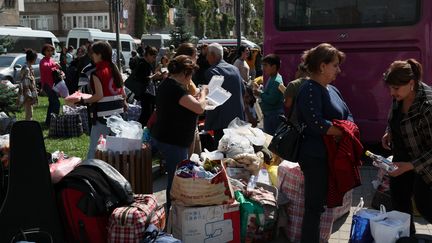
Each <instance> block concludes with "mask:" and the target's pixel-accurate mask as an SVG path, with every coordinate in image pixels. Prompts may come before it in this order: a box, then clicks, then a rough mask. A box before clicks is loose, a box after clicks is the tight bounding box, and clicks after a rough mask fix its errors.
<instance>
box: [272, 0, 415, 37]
mask: <svg viewBox="0 0 432 243" xmlns="http://www.w3.org/2000/svg"><path fill="white" fill-rule="evenodd" d="M420 16H421V14H420V2H419V0H393V1H387V0H363V1H357V0H346V1H334V0H300V1H299V0H276V14H275V17H276V19H275V20H276V21H275V23H276V26H277V28H278V29H279V30H307V29H334V28H360V27H384V26H403V25H412V24H415V23H416V22H418V20H419V17H420Z"/></svg>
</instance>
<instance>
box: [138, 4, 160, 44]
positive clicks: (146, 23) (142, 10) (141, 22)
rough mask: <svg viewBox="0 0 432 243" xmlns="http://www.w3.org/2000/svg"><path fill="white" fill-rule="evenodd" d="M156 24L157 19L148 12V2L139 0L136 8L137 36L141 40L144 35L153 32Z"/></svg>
mask: <svg viewBox="0 0 432 243" xmlns="http://www.w3.org/2000/svg"><path fill="white" fill-rule="evenodd" d="M156 22H157V21H156V18H155V17H154V16H152V15H151V14H150V13H149V12H148V10H147V3H146V1H145V0H137V3H136V8H135V36H136V37H138V38H141V36H142V34H144V33H147V32H148V31H151V30H153V28H154V26H155V25H156Z"/></svg>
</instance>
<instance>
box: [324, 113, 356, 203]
mask: <svg viewBox="0 0 432 243" xmlns="http://www.w3.org/2000/svg"><path fill="white" fill-rule="evenodd" d="M332 122H333V126H336V127H338V128H340V129H341V130H342V131H343V136H342V138H341V140H340V141H339V143H336V141H335V140H334V137H333V136H329V135H325V136H324V143H325V145H326V147H327V152H328V163H329V181H328V182H329V183H328V192H327V207H329V208H333V207H337V206H341V205H342V201H343V197H344V195H345V193H346V192H348V191H349V190H351V189H352V188H354V187H357V186H360V185H361V179H360V166H361V165H362V161H361V160H360V158H361V155H362V153H363V146H362V144H361V143H360V132H359V129H358V127H357V125H356V124H354V123H353V122H351V121H347V120H333V121H332Z"/></svg>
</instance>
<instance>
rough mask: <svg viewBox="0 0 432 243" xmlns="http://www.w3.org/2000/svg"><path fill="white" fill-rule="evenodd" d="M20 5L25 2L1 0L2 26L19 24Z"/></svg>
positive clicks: (0, 20)
mask: <svg viewBox="0 0 432 243" xmlns="http://www.w3.org/2000/svg"><path fill="white" fill-rule="evenodd" d="M20 4H21V5H22V4H23V2H20V1H17V0H0V15H1V18H0V26H2V25H18V24H19V6H20ZM21 7H22V6H21Z"/></svg>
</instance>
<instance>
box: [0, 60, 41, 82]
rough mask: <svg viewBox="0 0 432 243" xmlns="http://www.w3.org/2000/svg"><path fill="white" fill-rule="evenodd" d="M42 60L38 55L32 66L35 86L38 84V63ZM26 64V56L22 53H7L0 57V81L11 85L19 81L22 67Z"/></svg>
mask: <svg viewBox="0 0 432 243" xmlns="http://www.w3.org/2000/svg"><path fill="white" fill-rule="evenodd" d="M42 58H43V56H42V55H40V54H38V57H37V58H36V62H35V64H34V65H32V66H33V70H34V73H35V78H36V84H39V83H40V72H39V62H40V60H41V59H42ZM25 63H26V55H25V54H23V53H7V54H2V55H0V80H9V81H11V82H12V83H14V84H15V83H17V82H18V81H19V75H20V71H21V68H22V66H23V65H24V64H25Z"/></svg>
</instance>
